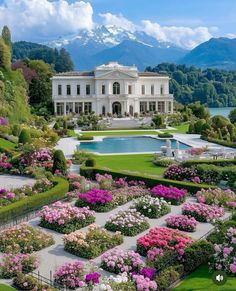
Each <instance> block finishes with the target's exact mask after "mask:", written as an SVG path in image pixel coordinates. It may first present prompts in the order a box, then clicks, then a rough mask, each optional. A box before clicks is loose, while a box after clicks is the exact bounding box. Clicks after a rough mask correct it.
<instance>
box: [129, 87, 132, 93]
mask: <svg viewBox="0 0 236 291" xmlns="http://www.w3.org/2000/svg"><path fill="white" fill-rule="evenodd" d="M128 94H132V85H129V86H128Z"/></svg>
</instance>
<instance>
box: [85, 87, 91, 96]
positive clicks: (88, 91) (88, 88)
mask: <svg viewBox="0 0 236 291" xmlns="http://www.w3.org/2000/svg"><path fill="white" fill-rule="evenodd" d="M86 95H90V85H86Z"/></svg>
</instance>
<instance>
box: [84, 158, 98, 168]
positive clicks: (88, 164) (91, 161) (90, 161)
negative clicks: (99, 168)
mask: <svg viewBox="0 0 236 291" xmlns="http://www.w3.org/2000/svg"><path fill="white" fill-rule="evenodd" d="M95 165H96V161H95V159H93V158H88V159H87V160H86V161H85V166H86V167H95Z"/></svg>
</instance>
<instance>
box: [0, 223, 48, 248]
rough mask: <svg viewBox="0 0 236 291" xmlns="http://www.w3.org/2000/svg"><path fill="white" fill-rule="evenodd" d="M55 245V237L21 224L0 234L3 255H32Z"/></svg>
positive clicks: (0, 246)
mask: <svg viewBox="0 0 236 291" xmlns="http://www.w3.org/2000/svg"><path fill="white" fill-rule="evenodd" d="M52 244H54V240H53V237H52V236H51V235H48V234H45V233H44V232H42V231H40V230H38V229H36V228H33V227H32V226H29V225H28V224H21V225H19V226H15V227H11V228H8V229H6V230H4V231H2V232H1V233H0V251H1V252H3V253H32V252H34V251H39V250H41V249H43V248H45V247H48V246H50V245H52Z"/></svg>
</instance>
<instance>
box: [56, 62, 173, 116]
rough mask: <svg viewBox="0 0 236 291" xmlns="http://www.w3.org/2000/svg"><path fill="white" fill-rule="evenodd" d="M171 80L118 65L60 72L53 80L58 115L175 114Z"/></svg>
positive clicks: (163, 76)
mask: <svg viewBox="0 0 236 291" xmlns="http://www.w3.org/2000/svg"><path fill="white" fill-rule="evenodd" d="M169 80H170V79H169V77H168V76H167V75H162V74H159V73H152V72H138V69H137V68H136V67H135V66H123V65H120V64H118V63H116V62H110V63H109V64H107V65H101V66H98V67H96V68H95V69H94V71H91V72H67V73H59V74H57V75H55V76H53V78H52V98H53V102H54V110H55V114H56V115H59V116H60V115H69V114H72V113H75V114H78V115H79V114H80V113H82V112H83V113H85V114H88V113H91V112H95V113H96V114H102V115H104V116H105V115H107V114H108V113H110V114H114V115H124V114H129V115H131V116H132V115H134V113H138V114H144V113H154V112H159V113H172V112H173V101H174V98H173V95H172V94H169Z"/></svg>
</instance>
